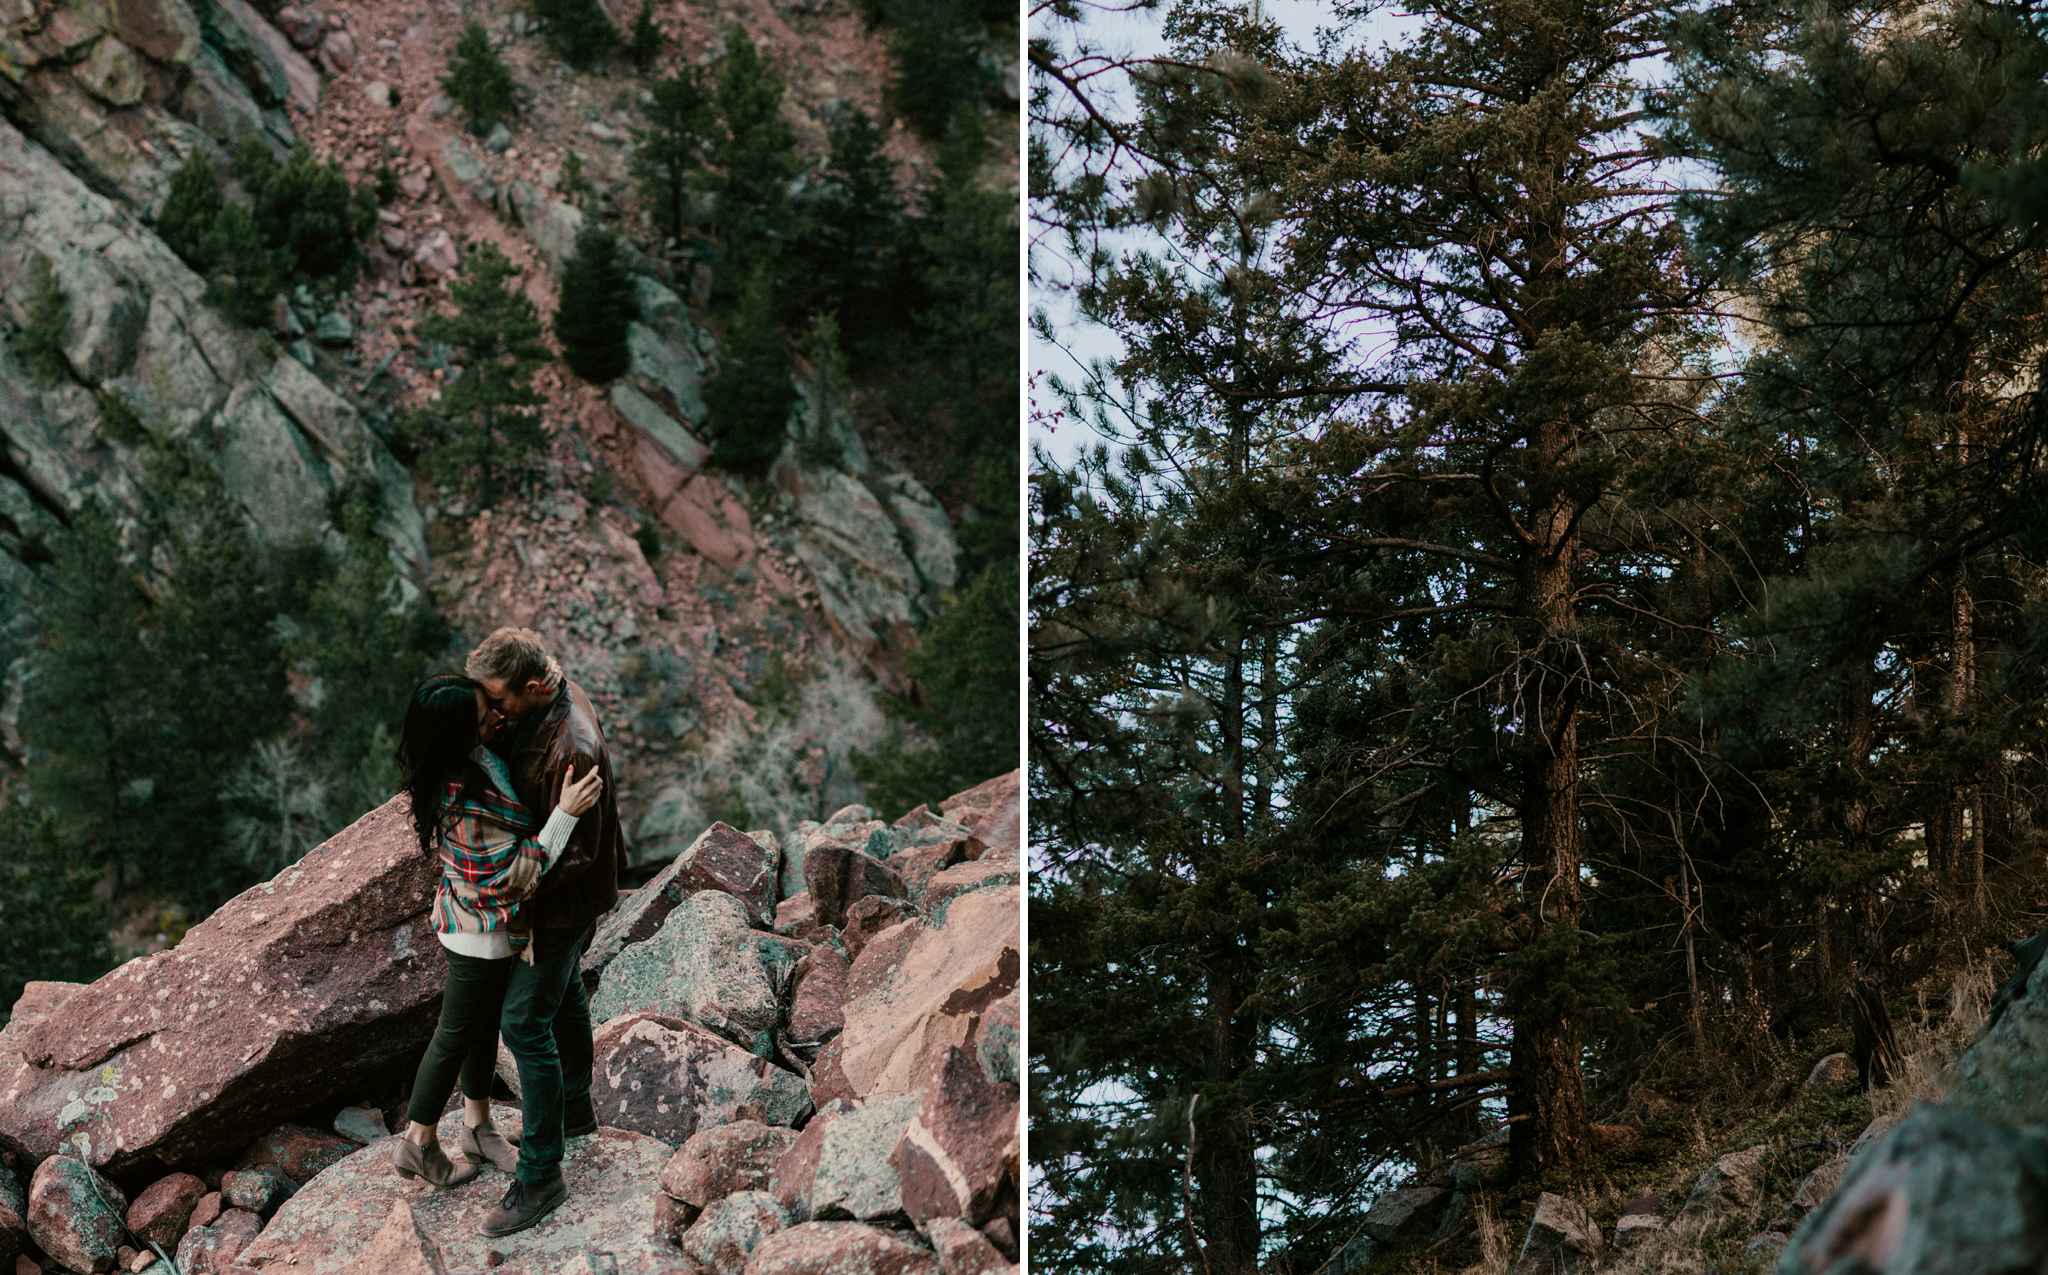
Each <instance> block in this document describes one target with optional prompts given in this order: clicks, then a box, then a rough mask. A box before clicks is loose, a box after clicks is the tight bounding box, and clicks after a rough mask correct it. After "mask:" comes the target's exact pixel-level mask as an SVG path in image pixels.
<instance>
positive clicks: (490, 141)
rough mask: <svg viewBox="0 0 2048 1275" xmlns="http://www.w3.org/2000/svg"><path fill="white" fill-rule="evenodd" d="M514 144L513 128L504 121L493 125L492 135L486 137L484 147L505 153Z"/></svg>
mask: <svg viewBox="0 0 2048 1275" xmlns="http://www.w3.org/2000/svg"><path fill="white" fill-rule="evenodd" d="M511 145H512V130H511V129H509V128H506V127H505V125H504V124H503V123H498V124H494V125H492V126H491V135H490V136H489V137H486V138H485V139H484V149H486V150H490V151H496V152H497V153H499V154H501V155H502V154H504V153H505V151H506V150H507V149H509V148H510V147H511Z"/></svg>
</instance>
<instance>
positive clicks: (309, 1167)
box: [234, 1116, 384, 1186]
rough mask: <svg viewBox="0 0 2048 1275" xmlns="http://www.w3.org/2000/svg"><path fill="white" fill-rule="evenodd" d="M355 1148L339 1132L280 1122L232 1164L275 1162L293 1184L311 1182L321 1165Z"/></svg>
mask: <svg viewBox="0 0 2048 1275" xmlns="http://www.w3.org/2000/svg"><path fill="white" fill-rule="evenodd" d="M383 1122H384V1121H383V1117H382V1116H379V1117H378V1120H377V1123H378V1124H380V1125H381V1124H383ZM378 1136H380V1137H381V1136H383V1135H381V1134H380V1135H378ZM355 1149H356V1144H355V1143H354V1142H351V1141H350V1140H349V1139H347V1138H344V1137H342V1136H341V1135H340V1134H335V1133H326V1132H323V1131H321V1130H319V1129H313V1128H309V1127H307V1126H306V1125H302V1124H281V1125H279V1126H278V1127H277V1128H275V1129H272V1130H271V1131H270V1132H269V1133H266V1134H264V1135H263V1136H262V1137H260V1138H258V1139H256V1141H254V1142H252V1143H250V1144H249V1145H248V1146H247V1147H245V1148H243V1150H242V1154H241V1155H239V1156H237V1157H235V1164H234V1167H235V1168H237V1169H246V1168H249V1167H250V1166H252V1165H258V1164H271V1165H276V1166H277V1167H278V1168H280V1169H282V1170H284V1174H285V1176H286V1177H288V1178H290V1179H291V1180H292V1182H293V1184H294V1185H295V1186H296V1184H298V1183H301V1182H311V1181H312V1180H313V1178H314V1176H315V1175H317V1174H318V1173H319V1172H320V1171H321V1170H322V1169H324V1168H326V1167H327V1166H328V1165H330V1164H334V1163H337V1162H338V1161H340V1159H341V1158H342V1157H343V1156H345V1155H349V1154H350V1153H352V1152H353V1151H354V1150H355Z"/></svg>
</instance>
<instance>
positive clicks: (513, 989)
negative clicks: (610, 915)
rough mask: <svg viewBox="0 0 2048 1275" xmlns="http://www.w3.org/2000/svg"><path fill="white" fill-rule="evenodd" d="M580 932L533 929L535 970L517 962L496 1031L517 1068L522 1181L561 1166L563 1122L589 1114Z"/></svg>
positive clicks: (586, 1008)
mask: <svg viewBox="0 0 2048 1275" xmlns="http://www.w3.org/2000/svg"><path fill="white" fill-rule="evenodd" d="M587 933H589V927H588V926H585V927H582V928H580V929H573V930H571V929H545V928H542V927H540V926H535V927H534V930H533V964H531V965H528V964H526V963H525V962H523V961H515V962H514V963H513V967H512V978H511V982H510V984H509V985H508V986H507V987H506V989H505V1012H504V1015H503V1017H502V1018H501V1019H500V1020H499V1023H498V1030H499V1032H501V1033H502V1034H503V1035H504V1037H505V1048H506V1049H508V1050H510V1051H511V1053H512V1057H513V1058H514V1059H515V1060H516V1061H517V1062H518V1063H519V1108H520V1113H521V1115H522V1117H523V1125H522V1128H523V1130H524V1132H522V1133H521V1134H520V1138H519V1180H520V1181H521V1182H528V1183H539V1182H546V1181H549V1180H550V1179H552V1178H553V1177H554V1176H555V1174H556V1173H557V1172H558V1171H559V1170H560V1169H561V1167H562V1143H563V1141H564V1139H563V1136H562V1128H563V1116H564V1114H565V1112H574V1113H576V1114H578V1115H583V1116H585V1117H586V1118H587V1115H588V1112H589V1110H590V1066H591V1055H592V1053H593V1049H592V1044H591V1039H590V1002H589V1001H588V1000H586V999H585V998H584V995H583V977H582V975H581V973H580V972H579V968H578V967H579V966H580V965H581V964H582V960H581V958H582V956H583V936H584V935H585V934H587Z"/></svg>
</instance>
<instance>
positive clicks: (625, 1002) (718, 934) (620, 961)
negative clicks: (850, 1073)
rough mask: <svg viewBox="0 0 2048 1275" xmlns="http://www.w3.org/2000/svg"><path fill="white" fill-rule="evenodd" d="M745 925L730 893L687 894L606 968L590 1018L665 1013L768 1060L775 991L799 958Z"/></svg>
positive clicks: (778, 1015) (746, 917) (743, 908)
mask: <svg viewBox="0 0 2048 1275" xmlns="http://www.w3.org/2000/svg"><path fill="white" fill-rule="evenodd" d="M751 920H752V915H751V914H750V912H749V910H748V905H747V903H746V902H745V901H744V900H742V899H740V898H737V897H735V896H733V895H731V894H727V893H724V892H723V891H720V890H700V891H698V892H697V893H696V894H693V895H691V896H690V897H689V899H687V900H686V901H685V902H684V903H683V904H682V905H681V906H679V907H677V908H676V910H675V911H674V912H672V913H670V914H669V916H668V919H667V920H665V921H663V922H662V925H661V928H660V929H659V930H658V931H657V932H656V933H655V934H654V936H653V937H651V938H649V939H647V940H646V941H645V942H642V943H636V944H633V945H632V946H630V947H627V948H626V949H624V950H623V951H621V952H620V953H619V954H618V955H617V956H616V957H614V958H613V959H612V961H611V963H610V964H608V965H607V966H605V968H604V972H603V974H602V975H601V976H600V977H599V979H598V985H597V992H596V994H595V995H593V996H592V997H591V998H590V1017H591V1019H592V1020H593V1021H596V1022H604V1021H606V1020H608V1019H612V1018H616V1017H619V1016H621V1015H625V1014H633V1013H653V1014H664V1015H668V1016H671V1017H674V1018H680V1019H683V1020H685V1021H688V1022H694V1023H696V1024H697V1025H699V1026H701V1027H703V1028H705V1029H706V1030H708V1031H711V1032H713V1033H715V1034H717V1035H719V1036H723V1037H724V1038H725V1039H727V1040H729V1041H732V1042H733V1043H734V1044H737V1045H739V1046H740V1047H741V1048H743V1049H746V1050H748V1051H750V1052H752V1053H754V1054H756V1055H758V1056H759V1057H761V1058H773V1057H774V1056H775V1031H776V1029H777V1028H778V1027H780V1026H781V1025H782V1021H783V1008H782V998H781V991H782V989H783V988H785V987H787V986H788V984H789V978H790V975H792V974H793V973H794V972H795V967H796V964H797V962H798V960H799V959H800V958H801V956H802V954H803V953H802V951H801V950H796V951H792V949H791V948H790V947H788V946H786V944H788V943H789V942H790V940H787V939H781V938H777V937H776V936H774V935H771V934H764V933H762V932H760V931H759V930H756V929H754V928H752V926H751V925H750V921H751Z"/></svg>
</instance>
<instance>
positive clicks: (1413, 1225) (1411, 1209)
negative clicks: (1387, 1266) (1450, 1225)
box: [1362, 1186, 1449, 1244]
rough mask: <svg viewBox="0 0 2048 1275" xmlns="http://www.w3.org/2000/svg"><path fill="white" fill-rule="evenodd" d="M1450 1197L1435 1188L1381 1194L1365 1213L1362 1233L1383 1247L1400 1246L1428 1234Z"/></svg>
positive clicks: (1407, 1189)
mask: <svg viewBox="0 0 2048 1275" xmlns="http://www.w3.org/2000/svg"><path fill="white" fill-rule="evenodd" d="M1448 1195H1449V1192H1447V1191H1445V1190H1443V1189H1442V1188H1441V1187H1433V1186H1418V1187H1408V1188H1406V1189H1404V1190H1398V1191H1384V1192H1381V1194H1380V1197H1379V1198H1378V1199H1376V1200H1374V1201H1373V1202H1372V1208H1370V1209H1368V1210H1367V1211H1366V1214H1365V1222H1364V1224H1363V1227H1362V1229H1363V1230H1364V1231H1365V1233H1366V1234H1367V1235H1368V1236H1370V1237H1372V1238H1373V1239H1375V1240H1378V1241H1379V1242H1380V1243H1381V1244H1397V1243H1399V1242H1400V1241H1402V1240H1404V1239H1407V1238H1408V1237H1409V1236H1411V1235H1419V1234H1421V1233H1422V1232H1423V1231H1426V1230H1428V1229H1429V1226H1430V1223H1432V1222H1433V1221H1435V1220H1436V1211H1437V1206H1439V1205H1441V1204H1442V1203H1443V1202H1444V1199H1445V1198H1446V1196H1448Z"/></svg>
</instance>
